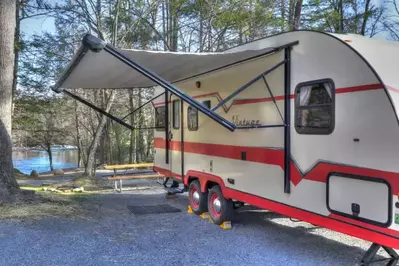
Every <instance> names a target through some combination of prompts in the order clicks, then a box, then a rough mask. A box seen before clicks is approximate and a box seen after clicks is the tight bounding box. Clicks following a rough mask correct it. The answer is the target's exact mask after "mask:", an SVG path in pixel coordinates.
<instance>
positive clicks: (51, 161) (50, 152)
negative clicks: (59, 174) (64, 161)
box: [46, 144, 54, 172]
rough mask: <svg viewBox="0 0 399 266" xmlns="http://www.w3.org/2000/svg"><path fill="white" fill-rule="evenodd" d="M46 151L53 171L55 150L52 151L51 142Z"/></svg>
mask: <svg viewBox="0 0 399 266" xmlns="http://www.w3.org/2000/svg"><path fill="white" fill-rule="evenodd" d="M46 151H47V153H48V161H49V163H50V171H51V172H53V171H54V166H53V152H52V151H51V144H49V145H47V149H46Z"/></svg>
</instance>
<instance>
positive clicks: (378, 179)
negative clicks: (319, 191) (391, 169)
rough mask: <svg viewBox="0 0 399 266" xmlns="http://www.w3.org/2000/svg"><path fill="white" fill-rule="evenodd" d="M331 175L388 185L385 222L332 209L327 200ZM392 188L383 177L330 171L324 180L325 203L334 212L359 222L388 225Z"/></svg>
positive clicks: (390, 220)
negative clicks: (325, 180)
mask: <svg viewBox="0 0 399 266" xmlns="http://www.w3.org/2000/svg"><path fill="white" fill-rule="evenodd" d="M331 176H338V177H344V178H351V179H358V180H363V181H368V182H375V183H383V184H385V185H386V186H387V187H388V217H387V221H386V222H385V223H381V222H378V221H375V220H370V219H366V218H362V217H359V216H355V215H350V214H347V213H343V212H340V211H337V210H334V209H332V208H331V207H330V204H329V203H330V202H329V191H330V186H329V185H330V178H331ZM391 195H392V188H391V185H390V184H389V183H388V182H387V181H386V180H384V179H381V178H377V177H369V176H360V175H353V174H345V173H338V172H332V173H330V174H328V176H327V182H326V205H327V209H328V210H329V211H330V212H331V213H334V214H337V215H341V216H343V217H347V218H351V219H354V220H358V221H361V222H365V223H368V224H372V225H376V226H381V227H389V226H390V225H391V224H392V196H391Z"/></svg>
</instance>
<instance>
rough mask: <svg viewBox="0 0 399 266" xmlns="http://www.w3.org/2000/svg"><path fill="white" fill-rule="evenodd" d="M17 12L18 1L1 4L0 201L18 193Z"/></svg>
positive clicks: (12, 0) (7, 0)
mask: <svg viewBox="0 0 399 266" xmlns="http://www.w3.org/2000/svg"><path fill="white" fill-rule="evenodd" d="M15 9H16V1H15V0H1V1H0V151H1V152H0V200H6V197H8V196H9V195H10V193H11V192H16V191H18V190H19V186H18V183H17V181H16V180H15V178H14V175H13V163H12V140H11V112H12V86H13V71H14V40H15V26H16V22H15V12H16V11H15Z"/></svg>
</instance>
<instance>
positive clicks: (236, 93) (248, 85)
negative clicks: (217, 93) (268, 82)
mask: <svg viewBox="0 0 399 266" xmlns="http://www.w3.org/2000/svg"><path fill="white" fill-rule="evenodd" d="M285 62H286V60H285V59H284V60H283V61H281V62H280V63H278V64H276V65H274V66H273V67H271V68H269V69H268V70H266V71H265V72H263V73H261V74H259V75H258V76H256V77H255V78H253V79H252V80H250V81H249V82H248V83H246V84H244V85H243V86H241V88H239V89H237V90H236V91H235V92H233V93H232V94H230V95H229V96H227V97H226V98H225V99H224V100H223V101H221V102H219V103H218V104H217V105H215V106H214V107H213V108H212V109H211V110H212V111H213V112H214V111H216V110H217V109H218V108H219V107H220V106H223V105H224V104H225V103H227V102H228V101H230V100H231V99H232V98H234V97H235V96H237V95H238V94H240V93H241V92H242V91H244V90H245V89H247V88H248V87H250V86H251V85H252V84H254V83H255V82H257V81H258V80H259V79H261V78H262V77H264V76H266V75H268V74H269V73H271V72H273V71H274V70H276V69H277V68H278V67H280V66H281V65H284V64H285Z"/></svg>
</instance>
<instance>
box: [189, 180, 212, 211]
mask: <svg viewBox="0 0 399 266" xmlns="http://www.w3.org/2000/svg"><path fill="white" fill-rule="evenodd" d="M194 192H197V193H198V195H199V201H198V202H196V201H195V200H194V199H193V194H194ZM188 200H189V204H190V206H191V209H192V210H193V212H194V213H195V214H197V215H200V214H202V213H204V212H207V211H208V192H205V193H203V192H201V186H200V183H199V182H198V180H193V181H191V183H190V185H189V187H188Z"/></svg>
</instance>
